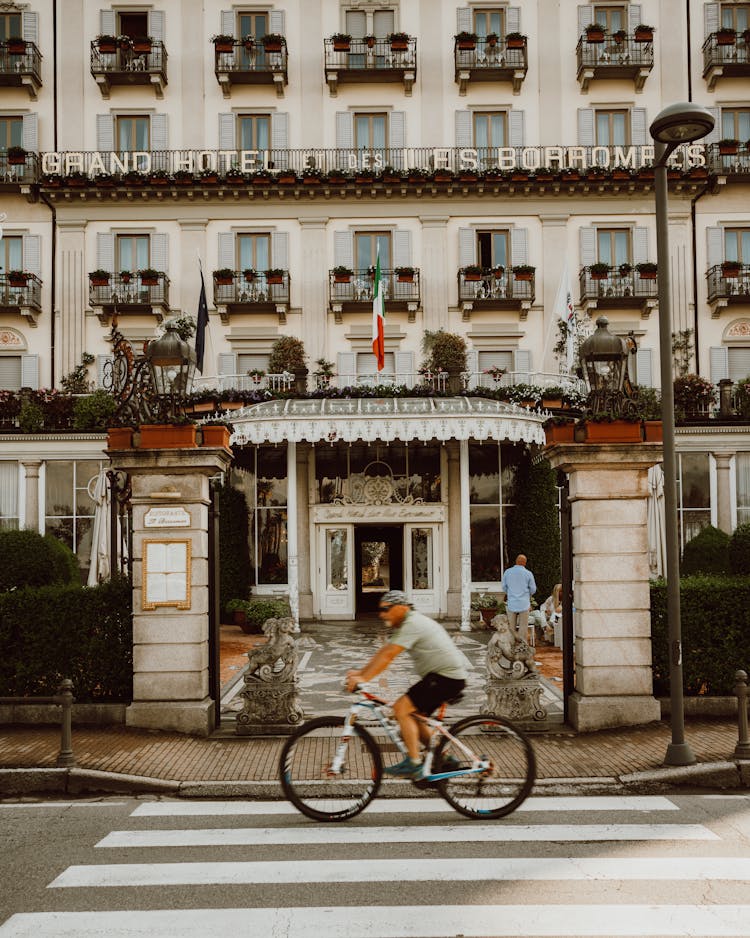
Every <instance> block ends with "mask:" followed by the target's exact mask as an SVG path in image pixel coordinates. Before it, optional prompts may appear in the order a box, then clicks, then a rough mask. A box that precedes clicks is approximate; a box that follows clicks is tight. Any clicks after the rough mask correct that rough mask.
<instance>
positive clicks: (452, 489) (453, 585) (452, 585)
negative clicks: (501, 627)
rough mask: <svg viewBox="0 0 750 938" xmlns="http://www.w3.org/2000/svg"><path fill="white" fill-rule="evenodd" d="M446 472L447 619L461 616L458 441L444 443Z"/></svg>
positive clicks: (443, 495) (443, 496)
mask: <svg viewBox="0 0 750 938" xmlns="http://www.w3.org/2000/svg"><path fill="white" fill-rule="evenodd" d="M445 451H446V458H447V460H448V472H447V473H446V484H445V485H444V487H443V492H442V499H443V502H444V503H445V504H446V505H447V506H448V525H447V537H448V576H447V581H448V594H447V597H446V599H447V602H446V614H447V616H448V618H449V619H460V618H461V564H460V563H456V562H455V558H456V557H460V556H461V503H460V501H459V498H458V493H459V492H460V490H461V473H460V468H459V462H458V443H457V442H456V441H455V440H448V441H447V442H446V444H445Z"/></svg>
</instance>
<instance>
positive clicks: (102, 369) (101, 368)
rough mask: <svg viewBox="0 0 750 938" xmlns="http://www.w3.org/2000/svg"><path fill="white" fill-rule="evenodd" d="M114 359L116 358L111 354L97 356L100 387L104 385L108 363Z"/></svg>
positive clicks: (97, 377) (97, 382)
mask: <svg viewBox="0 0 750 938" xmlns="http://www.w3.org/2000/svg"><path fill="white" fill-rule="evenodd" d="M112 361H114V359H113V358H112V356H111V355H97V356H96V386H97V387H98V388H103V387H104V376H105V374H106V372H107V363H108V362H112Z"/></svg>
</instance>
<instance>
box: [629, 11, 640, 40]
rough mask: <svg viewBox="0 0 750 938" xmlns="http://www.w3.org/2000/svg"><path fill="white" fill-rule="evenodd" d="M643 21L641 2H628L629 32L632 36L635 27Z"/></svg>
mask: <svg viewBox="0 0 750 938" xmlns="http://www.w3.org/2000/svg"><path fill="white" fill-rule="evenodd" d="M642 22H643V20H642V19H641V5H640V3H630V4H628V32H629V33H630V34H631V36H632V34H633V33H634V32H635V27H636V26H639V25H640V24H641V23H642Z"/></svg>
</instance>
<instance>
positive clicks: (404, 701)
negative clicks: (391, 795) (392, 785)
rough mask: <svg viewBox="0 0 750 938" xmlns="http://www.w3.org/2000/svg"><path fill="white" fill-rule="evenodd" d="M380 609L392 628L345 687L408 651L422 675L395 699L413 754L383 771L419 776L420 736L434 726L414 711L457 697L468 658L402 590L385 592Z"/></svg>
mask: <svg viewBox="0 0 750 938" xmlns="http://www.w3.org/2000/svg"><path fill="white" fill-rule="evenodd" d="M378 614H379V615H380V616H381V618H382V619H383V621H384V622H385V623H386V625H387V626H388V628H390V629H392V630H393V631H392V633H391V635H390V636H389V640H388V641H387V642H386V643H385V644H384V645H382V646H381V647H380V648H379V649H378V651H377V652H376V653H375V654H374V655H373V656H372V658H370V660H369V661H368V662H367V664H366V665H365V666H364V667H363V668H361V669H360V670H357V671H349V672H347V675H346V689H347V690H348V691H353V690H354V689H355V688H356V686H357V685H358V684H362V683H366V682H367V681H371V680H372V679H373V678H374V677H377V675H378V674H381V673H382V672H383V671H385V670H386V669H387V668H389V667H390V665H391V662H392V661H393V660H394V658H396V657H397V656H398V655H400V654H401V652H402V651H408V652H409V654H410V656H411V659H412V663H413V665H414V669H415V670H416V672H417V674H418V675H419V676H420V678H421V680H419V681H418V682H417V683H416V684H414V685H413V686H412V687H410V688H409V690H408V691H407V692H406V693H405V694H404V695H403V696H402V697H399V698H398V700H397V701H396V702H395V703H394V705H393V713H394V715H395V717H396V719H397V720H398V723H399V726H400V728H401V736H402V738H403V741H404V744H405V746H406V749H407V752H408V756H406V757H405V758H404V759H402V760H401V762H399V763H397V764H396V765H392V766H389V767H388V768H386V769H384V771H385V773H386V774H387V775H393V776H396V777H397V778H416V777H419V774H420V772H421V769H422V760H421V758H420V751H419V749H420V747H419V742H420V738H421V739H422V742H424V743H425V744H427V743H428V742H429V739H430V730H429V728H428V727H427V726H425V725H424V724H423V723H420V722H419V721H418V720H415V719H414V717H413V716H412V714H414V713H422V714H424V715H426V716H429V715H430V714H431V713H432V712H433V711H434V710H437V708H438V707H439V706H440V705H441V704H442V703H444V702H445V701H447V700H452V699H453V698H454V697H457V696H458V695H459V694H460V693H461V691H462V690H463V689H464V686H465V685H466V678H467V665H468V662H467V660H466V658H465V657H464V655H463V654H462V653H461V652H460V651H459V650H458V648H456V646H455V645H454V644H453V641H452V640H451V638H450V636H449V635H448V633H447V632H446V631H445V629H444V628H443V627H442V626H441V625H439V624H438V623H437V622H435V620H434V619H430V618H429V617H428V616H425V615H423V614H422V613H421V612H416V611H415V610H414V608H413V606H412V603H411V601H410V600H409V599H408V597H407V596H406V594H405V593H403V592H401V590H390V592H388V593H386V594H385V595H384V596H383V597H382V599H381V600H380V607H379V609H378Z"/></svg>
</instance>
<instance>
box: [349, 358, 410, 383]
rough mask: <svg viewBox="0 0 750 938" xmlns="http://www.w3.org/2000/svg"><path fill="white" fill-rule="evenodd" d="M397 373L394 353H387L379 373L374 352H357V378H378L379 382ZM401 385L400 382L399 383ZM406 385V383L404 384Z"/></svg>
mask: <svg viewBox="0 0 750 938" xmlns="http://www.w3.org/2000/svg"><path fill="white" fill-rule="evenodd" d="M395 373H396V356H395V355H394V354H393V352H386V353H385V356H384V364H383V369H382V371H378V362H377V359H376V358H375V356H374V355H373V353H372V352H357V376H358V377H362V376H364V375H373V379H374V377H375V375H377V376H378V379H379V380H382V379H390V378H392V377H393V376H394V375H395ZM399 383H400V382H399ZM403 383H404V384H405V383H406V382H405V381H404V382H403Z"/></svg>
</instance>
